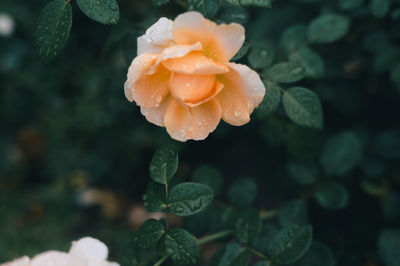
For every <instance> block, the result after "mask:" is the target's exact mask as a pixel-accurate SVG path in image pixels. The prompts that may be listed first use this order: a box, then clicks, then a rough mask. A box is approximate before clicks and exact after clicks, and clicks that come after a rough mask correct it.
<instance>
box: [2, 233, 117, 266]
mask: <svg viewBox="0 0 400 266" xmlns="http://www.w3.org/2000/svg"><path fill="white" fill-rule="evenodd" d="M107 257H108V248H107V246H106V245H104V243H103V242H101V241H99V240H97V239H95V238H91V237H84V238H81V239H79V240H78V241H74V242H72V246H71V249H70V250H69V252H68V253H67V252H61V251H55V250H51V251H46V252H43V253H40V254H38V255H36V256H34V257H33V258H32V259H30V258H29V257H27V256H25V257H22V258H20V259H16V260H13V261H10V262H6V263H3V264H0V266H119V264H118V263H115V262H109V261H107Z"/></svg>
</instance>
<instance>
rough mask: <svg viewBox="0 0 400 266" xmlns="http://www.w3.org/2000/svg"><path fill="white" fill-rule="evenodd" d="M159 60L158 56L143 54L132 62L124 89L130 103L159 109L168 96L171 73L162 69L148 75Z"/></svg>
mask: <svg viewBox="0 0 400 266" xmlns="http://www.w3.org/2000/svg"><path fill="white" fill-rule="evenodd" d="M157 58H158V56H157V55H156V54H142V55H139V56H137V57H136V58H135V59H134V60H133V61H132V64H131V66H130V67H129V70H128V79H127V81H126V82H125V88H124V90H125V96H126V98H127V99H128V100H129V101H135V102H136V103H137V104H138V105H140V106H143V107H146V108H151V107H157V106H158V105H159V104H160V102H161V101H162V100H163V99H164V97H165V96H166V95H167V94H168V92H169V89H168V81H169V78H170V72H169V71H167V70H166V69H165V68H164V67H160V68H159V69H158V71H157V72H156V73H154V74H152V75H149V74H148V71H149V69H150V68H151V67H152V66H153V65H154V63H155V61H156V60H157Z"/></svg>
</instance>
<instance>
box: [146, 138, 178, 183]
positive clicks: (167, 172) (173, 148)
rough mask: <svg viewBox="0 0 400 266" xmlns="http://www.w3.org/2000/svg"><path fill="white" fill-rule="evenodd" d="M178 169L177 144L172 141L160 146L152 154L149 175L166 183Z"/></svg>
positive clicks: (159, 181) (157, 180)
mask: <svg viewBox="0 0 400 266" xmlns="http://www.w3.org/2000/svg"><path fill="white" fill-rule="evenodd" d="M177 169H178V145H177V144H176V143H174V142H171V143H167V144H165V145H163V146H161V147H160V148H159V149H158V150H157V151H156V152H155V154H154V156H153V159H152V160H151V163H150V177H151V178H152V179H153V180H154V181H156V182H158V183H160V184H166V183H168V181H169V180H171V179H172V178H173V177H174V175H175V172H176V170H177Z"/></svg>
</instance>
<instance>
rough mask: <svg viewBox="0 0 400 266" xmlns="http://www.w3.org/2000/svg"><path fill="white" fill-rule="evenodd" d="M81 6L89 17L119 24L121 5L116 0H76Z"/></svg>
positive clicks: (101, 21) (98, 20) (106, 22)
mask: <svg viewBox="0 0 400 266" xmlns="http://www.w3.org/2000/svg"><path fill="white" fill-rule="evenodd" d="M76 2H77V4H78V6H79V8H80V9H81V10H82V11H83V13H85V14H86V16H88V17H89V18H91V19H93V20H95V21H97V22H100V23H103V24H117V23H118V20H119V7H118V3H117V2H116V1H115V0H76Z"/></svg>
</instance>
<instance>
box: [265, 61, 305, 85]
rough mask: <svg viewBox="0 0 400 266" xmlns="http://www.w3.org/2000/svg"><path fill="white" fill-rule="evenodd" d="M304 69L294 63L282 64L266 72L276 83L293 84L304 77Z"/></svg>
mask: <svg viewBox="0 0 400 266" xmlns="http://www.w3.org/2000/svg"><path fill="white" fill-rule="evenodd" d="M304 72H305V70H304V68H302V67H301V66H300V65H299V64H296V63H294V62H282V63H278V64H275V65H273V66H272V67H271V68H268V69H267V70H265V72H264V74H265V76H266V77H267V78H268V79H269V80H271V81H275V82H282V83H293V82H296V81H299V80H301V79H302V78H303V77H304Z"/></svg>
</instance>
